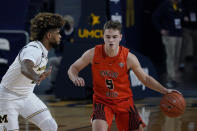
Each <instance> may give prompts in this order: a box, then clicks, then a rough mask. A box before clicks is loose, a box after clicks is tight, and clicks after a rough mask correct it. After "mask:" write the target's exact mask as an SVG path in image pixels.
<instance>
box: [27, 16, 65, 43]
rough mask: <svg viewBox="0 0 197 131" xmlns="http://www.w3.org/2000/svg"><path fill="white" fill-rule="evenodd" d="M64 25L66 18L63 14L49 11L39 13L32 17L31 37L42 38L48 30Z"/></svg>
mask: <svg viewBox="0 0 197 131" xmlns="http://www.w3.org/2000/svg"><path fill="white" fill-rule="evenodd" d="M63 26H64V19H63V17H62V16H61V15H59V14H53V13H47V12H43V13H39V14H37V15H36V16H35V17H34V18H33V19H31V28H30V34H31V37H30V39H31V40H42V39H43V37H44V35H45V33H46V32H47V31H49V30H50V29H56V28H61V27H63Z"/></svg>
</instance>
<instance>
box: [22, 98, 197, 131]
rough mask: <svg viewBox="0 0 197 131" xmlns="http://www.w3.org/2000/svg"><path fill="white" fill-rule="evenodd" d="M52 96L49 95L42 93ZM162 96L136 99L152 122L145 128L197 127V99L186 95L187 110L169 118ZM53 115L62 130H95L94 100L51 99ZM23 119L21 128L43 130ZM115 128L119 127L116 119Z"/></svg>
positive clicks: (176, 130) (190, 130)
mask: <svg viewBox="0 0 197 131" xmlns="http://www.w3.org/2000/svg"><path fill="white" fill-rule="evenodd" d="M40 97H41V99H43V100H44V99H49V98H48V97H49V96H40ZM160 99H161V98H148V99H144V100H137V101H135V103H136V106H137V108H138V111H139V112H140V114H141V117H142V119H143V120H144V121H145V123H146V124H147V125H148V126H147V127H146V128H145V131H197V113H196V112H197V104H196V103H197V99H196V98H186V102H187V108H186V111H185V113H184V114H183V115H182V116H180V117H177V118H169V117H166V116H165V115H163V113H161V111H160V108H159V101H160ZM47 105H48V107H49V109H50V111H51V113H52V115H53V116H54V118H55V119H56V121H57V123H58V126H59V129H58V131H91V123H90V116H91V113H92V105H91V101H88V100H81V101H60V102H55V103H47ZM19 121H20V131H39V129H38V128H37V127H35V126H34V125H33V124H31V123H30V122H26V121H24V119H23V118H20V119H19ZM111 131H118V130H117V128H116V125H115V122H113V124H112V130H111Z"/></svg>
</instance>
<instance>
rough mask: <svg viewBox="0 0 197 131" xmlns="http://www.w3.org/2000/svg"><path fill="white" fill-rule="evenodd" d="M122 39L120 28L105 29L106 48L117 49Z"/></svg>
mask: <svg viewBox="0 0 197 131" xmlns="http://www.w3.org/2000/svg"><path fill="white" fill-rule="evenodd" d="M121 39H122V34H121V33H120V31H119V30H114V29H106V30H105V31H104V42H105V46H106V48H109V49H116V48H117V47H118V46H119V44H120V41H121Z"/></svg>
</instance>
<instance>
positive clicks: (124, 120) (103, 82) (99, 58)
mask: <svg viewBox="0 0 197 131" xmlns="http://www.w3.org/2000/svg"><path fill="white" fill-rule="evenodd" d="M121 28H122V25H121V24H120V23H119V22H117V21H108V22H107V23H106V24H105V25H104V44H103V45H97V46H95V47H94V48H92V49H89V50H87V51H86V52H85V53H84V54H83V55H82V56H81V57H80V58H79V59H78V60H77V61H76V62H74V63H73V64H72V65H71V66H70V68H69V70H68V75H69V78H70V79H71V81H72V82H73V83H74V84H75V85H76V86H84V85H85V81H84V79H83V78H82V77H80V76H78V73H79V72H80V71H81V70H82V69H83V68H85V67H86V66H87V65H88V64H92V75H93V90H94V95H93V115H92V130H93V131H107V130H108V131H110V127H111V124H112V120H113V117H114V115H115V120H116V124H117V128H118V129H119V131H143V128H144V127H145V124H144V123H143V121H142V119H141V118H140V116H139V114H138V112H137V110H136V107H135V106H134V102H133V94H132V91H131V88H130V86H131V85H130V80H129V70H130V69H132V70H133V72H134V73H135V75H136V76H137V77H138V79H139V80H140V81H141V82H142V83H143V84H144V85H145V86H147V87H149V88H150V89H153V90H155V91H158V92H160V93H162V94H166V93H170V92H172V91H174V90H172V89H166V88H165V87H163V86H162V85H161V84H160V83H159V82H157V81H156V80H155V79H154V78H152V77H151V76H149V75H147V74H146V73H145V72H144V71H143V69H142V68H141V66H140V63H139V62H138V59H137V58H136V56H135V55H134V54H132V53H130V52H129V49H127V48H125V47H123V46H120V45H119V43H120V41H121V39H122V34H121ZM177 92H178V91H177Z"/></svg>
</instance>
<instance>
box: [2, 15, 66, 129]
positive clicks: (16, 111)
mask: <svg viewBox="0 0 197 131" xmlns="http://www.w3.org/2000/svg"><path fill="white" fill-rule="evenodd" d="M63 25H64V20H63V19H62V16H60V15H58V14H52V13H39V14H38V15H36V16H35V17H34V18H33V19H32V20H31V32H30V33H31V40H32V42H30V43H28V44H27V45H26V46H25V47H23V48H22V49H21V51H20V52H19V54H18V55H17V57H16V59H15V60H14V62H13V63H12V64H11V66H10V67H9V69H8V71H7V72H6V74H5V75H4V76H3V78H2V81H1V83H0V128H1V129H4V130H6V131H18V130H19V124H18V116H19V115H21V116H22V117H24V118H25V119H26V120H30V121H31V122H33V123H34V124H35V125H37V126H38V127H39V128H40V129H41V130H42V131H56V130H57V124H56V122H55V120H54V119H53V118H52V116H51V114H50V112H49V110H48V108H47V107H46V105H45V104H44V103H43V102H42V101H41V100H40V99H39V98H38V97H37V96H36V95H35V94H34V93H33V90H34V87H35V85H36V84H39V83H40V82H41V81H42V80H44V79H45V78H46V77H47V76H48V75H49V74H50V71H51V69H49V70H45V67H46V64H47V61H48V59H47V54H48V50H50V49H51V48H54V47H56V46H57V45H58V44H59V42H60V38H61V36H60V34H59V32H60V29H61V27H62V26H63Z"/></svg>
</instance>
